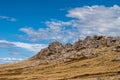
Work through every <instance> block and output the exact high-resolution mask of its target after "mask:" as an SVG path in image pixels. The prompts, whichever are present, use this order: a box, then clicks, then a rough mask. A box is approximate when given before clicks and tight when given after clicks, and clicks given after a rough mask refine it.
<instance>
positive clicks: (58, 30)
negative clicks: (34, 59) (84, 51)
mask: <svg viewBox="0 0 120 80" xmlns="http://www.w3.org/2000/svg"><path fill="white" fill-rule="evenodd" d="M119 26H120V1H119V0H0V63H1V64H3V63H9V62H14V61H19V60H22V59H27V58H29V57H31V56H33V55H35V54H36V53H37V52H38V51H40V49H42V48H44V47H46V46H47V45H48V44H49V43H51V42H52V41H55V40H58V41H60V42H62V43H63V44H65V43H67V42H70V43H73V42H74V41H76V40H78V39H79V38H82V39H83V38H85V37H86V36H88V35H101V34H102V35H107V36H119V34H120V32H119V31H120V27H119Z"/></svg>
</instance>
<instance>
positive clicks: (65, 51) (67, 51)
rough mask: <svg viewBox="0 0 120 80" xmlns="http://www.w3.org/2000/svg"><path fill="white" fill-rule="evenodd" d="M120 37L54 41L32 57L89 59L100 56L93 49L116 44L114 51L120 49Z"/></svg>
mask: <svg viewBox="0 0 120 80" xmlns="http://www.w3.org/2000/svg"><path fill="white" fill-rule="evenodd" d="M118 44H120V37H106V36H96V35H95V36H87V37H86V38H85V39H84V40H80V39H79V40H78V41H76V42H75V43H74V44H73V45H72V44H70V43H67V44H65V45H62V44H61V43H60V42H58V41H54V42H52V43H51V44H50V45H48V47H47V48H44V49H42V50H41V51H40V52H39V53H38V54H37V55H36V56H34V57H32V59H39V60H41V61H43V62H48V63H49V62H51V61H64V62H67V61H71V60H81V59H88V58H93V57H96V56H98V55H97V54H96V53H95V52H93V50H92V49H96V48H101V47H109V46H115V45H116V47H115V49H114V51H118V52H119V51H120V46H118Z"/></svg>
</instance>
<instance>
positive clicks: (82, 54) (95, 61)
mask: <svg viewBox="0 0 120 80" xmlns="http://www.w3.org/2000/svg"><path fill="white" fill-rule="evenodd" d="M0 80H120V37H107V36H96V35H95V36H87V37H86V38H85V39H84V40H80V39H79V40H78V41H76V42H75V43H74V44H70V43H67V44H65V45H63V44H62V43H60V42H58V41H54V42H52V43H51V44H49V45H48V47H46V48H44V49H42V50H41V51H40V52H39V53H38V54H36V55H35V56H33V57H31V58H29V59H27V60H24V61H21V62H18V63H12V64H5V65H0Z"/></svg>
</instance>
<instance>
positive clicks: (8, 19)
mask: <svg viewBox="0 0 120 80" xmlns="http://www.w3.org/2000/svg"><path fill="white" fill-rule="evenodd" d="M0 19H4V20H7V21H11V22H16V21H17V19H16V18H14V17H8V16H0Z"/></svg>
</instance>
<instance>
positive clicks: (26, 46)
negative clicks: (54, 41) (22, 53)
mask: <svg viewBox="0 0 120 80" xmlns="http://www.w3.org/2000/svg"><path fill="white" fill-rule="evenodd" d="M0 47H2V48H11V47H18V48H23V49H26V50H28V51H33V52H38V51H40V50H41V49H42V48H44V47H46V45H45V44H31V43H24V42H11V41H6V40H0Z"/></svg>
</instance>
